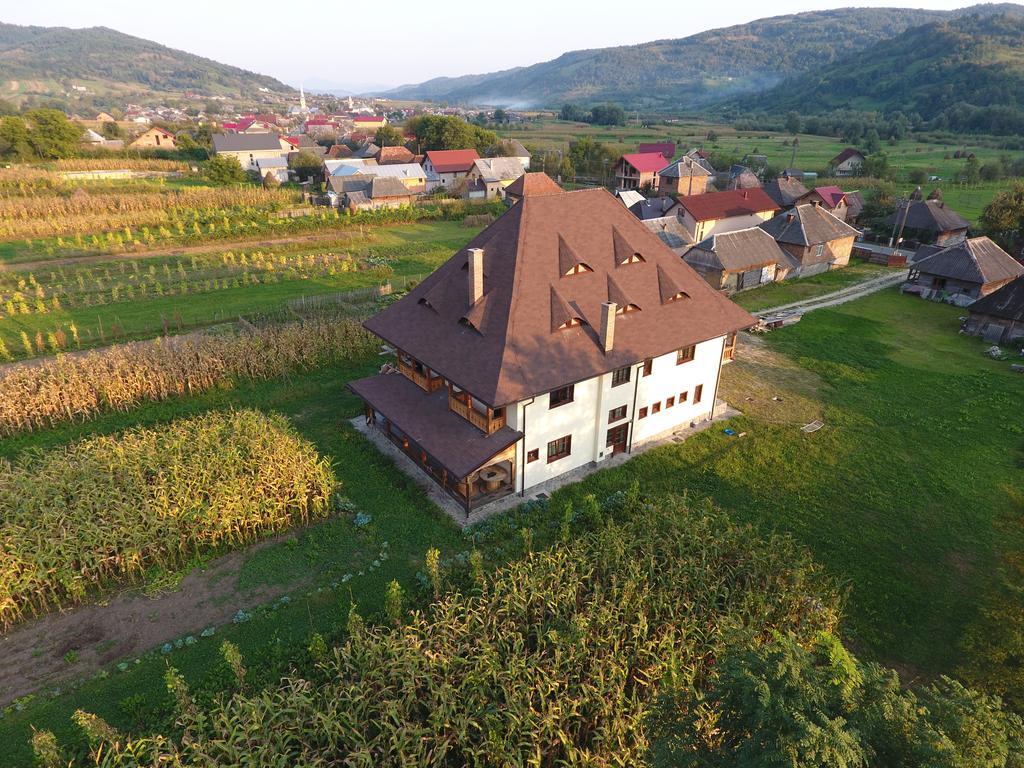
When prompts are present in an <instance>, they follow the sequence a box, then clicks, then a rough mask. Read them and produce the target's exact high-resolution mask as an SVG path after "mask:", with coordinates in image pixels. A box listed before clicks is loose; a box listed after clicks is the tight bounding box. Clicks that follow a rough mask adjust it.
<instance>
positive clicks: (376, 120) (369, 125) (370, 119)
mask: <svg viewBox="0 0 1024 768" xmlns="http://www.w3.org/2000/svg"><path fill="white" fill-rule="evenodd" d="M352 123H353V124H354V125H355V127H356V130H357V131H376V130H377V129H378V128H383V127H384V126H385V125H387V124H388V119H387V118H386V117H385V116H384V115H360V116H358V117H353V118H352Z"/></svg>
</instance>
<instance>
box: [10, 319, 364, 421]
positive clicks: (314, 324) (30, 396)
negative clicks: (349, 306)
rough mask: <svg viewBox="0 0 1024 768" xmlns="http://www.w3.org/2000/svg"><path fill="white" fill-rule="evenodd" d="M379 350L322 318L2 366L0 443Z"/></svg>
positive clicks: (353, 330) (346, 326) (348, 327)
mask: <svg viewBox="0 0 1024 768" xmlns="http://www.w3.org/2000/svg"><path fill="white" fill-rule="evenodd" d="M376 347H377V343H376V342H375V341H374V339H373V337H371V336H370V335H369V334H368V333H367V332H366V331H364V330H363V328H362V327H361V326H360V325H359V324H358V323H356V322H355V321H352V320H345V319H339V318H336V317H322V318H308V319H304V320H300V321H295V322H291V323H283V324H279V325H268V326H266V327H262V328H257V329H253V330H250V331H247V332H242V333H223V334H192V335H187V336H175V337H165V338H159V339H156V340H154V341H148V342H137V343H133V344H119V345H113V346H109V347H104V348H101V349H97V350H92V351H89V352H86V353H81V354H73V355H59V356H56V357H50V358H46V359H45V360H40V361H38V362H27V363H18V364H11V365H7V366H4V367H2V368H0V437H3V436H10V435H14V434H18V433H19V432H24V431H30V430H36V429H44V428H48V427H52V426H56V425H58V424H60V423H64V422H68V421H84V420H88V419H91V418H94V417H95V416H97V415H98V414H100V413H102V412H104V411H108V410H120V411H126V410H129V409H131V408H133V407H135V406H137V405H139V404H140V403H143V402H146V401H154V400H165V399H167V398H171V397H179V396H181V395H193V394H197V393H199V392H203V391H206V390H208V389H211V388H213V387H217V386H229V385H231V384H233V383H234V382H237V381H259V380H264V379H270V378H274V377H277V376H281V375H284V374H286V373H290V372H295V371H303V370H311V369H314V368H317V367H321V366H324V365H328V364H331V363H335V362H339V361H342V360H353V359H358V358H361V357H364V356H366V355H367V354H370V353H372V352H373V351H374V350H375V349H376Z"/></svg>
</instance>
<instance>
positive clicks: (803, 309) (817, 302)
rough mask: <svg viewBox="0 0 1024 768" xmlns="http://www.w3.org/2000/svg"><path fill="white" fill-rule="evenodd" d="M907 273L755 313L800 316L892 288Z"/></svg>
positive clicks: (771, 318)
mask: <svg viewBox="0 0 1024 768" xmlns="http://www.w3.org/2000/svg"><path fill="white" fill-rule="evenodd" d="M907 274H908V270H906V269H901V270H899V271H897V272H892V273H890V274H888V275H883V276H882V277H875V278H872V279H871V280H865V281H864V282H862V283H855V284H854V285H848V286H847V287H846V288H843V289H842V290H839V291H833V292H832V293H826V294H824V295H823V296H815V297H814V298H811V299H804V300H803V301H795V302H793V303H791V304H782V305H780V306H778V307H769V308H768V309H761V310H758V311H757V312H754V313H753V314H754V316H755V317H760V318H761V319H763V320H765V321H779V320H782V321H785V320H786V319H789V318H794V317H800V316H802V315H804V314H806V313H807V312H812V311H813V310H815V309H824V308H825V307H834V306H837V305H839V304H845V303H846V302H848V301H853V300H855V299H860V298H863V297H864V296H870V295H871V294H872V293H877V292H878V291H884V290H885V289H886V288H891V287H893V286H895V285H899V284H900V283H902V282H903V281H904V280H906V279H907Z"/></svg>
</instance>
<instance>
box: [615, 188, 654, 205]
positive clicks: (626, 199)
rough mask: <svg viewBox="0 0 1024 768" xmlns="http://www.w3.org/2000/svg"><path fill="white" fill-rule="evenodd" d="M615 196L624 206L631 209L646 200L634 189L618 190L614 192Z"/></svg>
mask: <svg viewBox="0 0 1024 768" xmlns="http://www.w3.org/2000/svg"><path fill="white" fill-rule="evenodd" d="M615 196H616V197H617V198H619V200H620V201H621V202H622V204H623V205H624V206H626V207H627V208H632V207H633V206H634V205H636V204H637V203H642V202H643V201H644V200H646V199H647V198H646V197H644V196H643V195H641V194H640V193H639V192H637V191H636V190H635V189H619V190H616V192H615Z"/></svg>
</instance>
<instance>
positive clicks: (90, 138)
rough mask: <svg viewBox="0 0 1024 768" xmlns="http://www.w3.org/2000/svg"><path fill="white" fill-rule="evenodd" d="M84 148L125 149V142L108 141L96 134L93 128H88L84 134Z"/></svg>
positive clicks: (117, 140)
mask: <svg viewBox="0 0 1024 768" xmlns="http://www.w3.org/2000/svg"><path fill="white" fill-rule="evenodd" d="M81 143H82V146H85V147H88V148H89V149H110V150H118V149H124V141H122V140H121V139H108V138H106V137H105V136H102V135H101V134H98V133H96V131H94V130H93V129H92V128H86V129H85V131H84V132H83V133H82V142H81Z"/></svg>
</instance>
